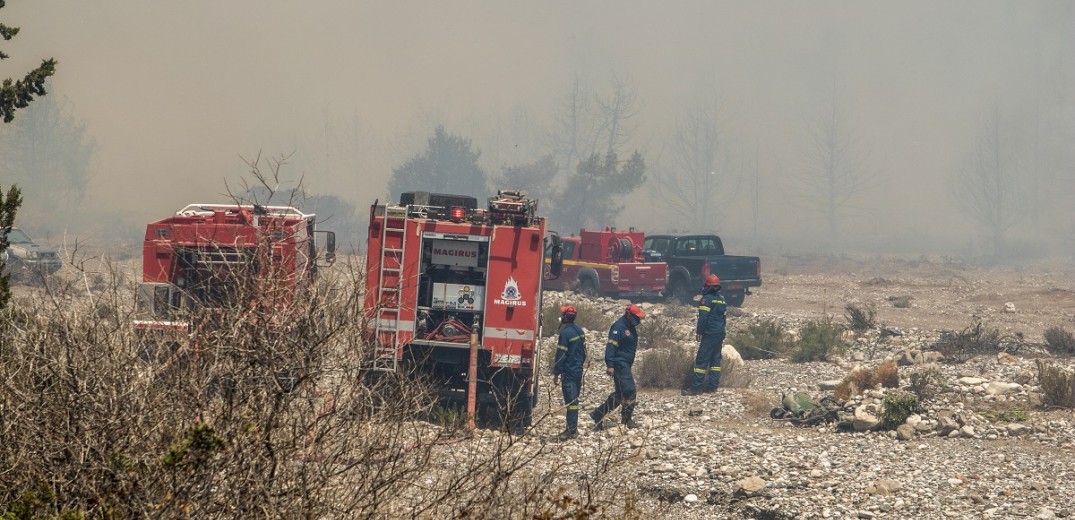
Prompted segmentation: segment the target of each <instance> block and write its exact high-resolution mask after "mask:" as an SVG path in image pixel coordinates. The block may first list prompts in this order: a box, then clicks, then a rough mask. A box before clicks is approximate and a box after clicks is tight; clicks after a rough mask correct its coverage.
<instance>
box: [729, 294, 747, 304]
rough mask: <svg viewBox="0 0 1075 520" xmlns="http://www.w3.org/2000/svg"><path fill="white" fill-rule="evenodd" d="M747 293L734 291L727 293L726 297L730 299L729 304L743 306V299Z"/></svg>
mask: <svg viewBox="0 0 1075 520" xmlns="http://www.w3.org/2000/svg"><path fill="white" fill-rule="evenodd" d="M746 297H747V294H746V292H745V291H732V292H729V293H728V294H727V296H726V297H725V299H726V300H727V301H728V305H731V306H732V307H742V306H743V300H745V299H746Z"/></svg>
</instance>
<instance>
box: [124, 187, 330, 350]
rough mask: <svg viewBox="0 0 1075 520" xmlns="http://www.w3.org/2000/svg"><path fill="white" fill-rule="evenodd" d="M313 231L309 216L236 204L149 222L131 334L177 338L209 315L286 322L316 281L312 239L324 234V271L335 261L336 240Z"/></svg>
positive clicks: (188, 210) (187, 210) (199, 208)
mask: <svg viewBox="0 0 1075 520" xmlns="http://www.w3.org/2000/svg"><path fill="white" fill-rule="evenodd" d="M315 225H316V223H315V216H314V215H313V214H305V213H302V212H301V211H299V210H297V209H295V208H292V207H285V206H260V205H239V204H191V205H189V206H187V207H185V208H183V209H181V210H179V211H178V212H176V214H175V215H173V216H171V217H167V218H164V219H161V220H158V221H156V222H151V223H150V224H149V225H147V226H146V234H145V240H144V242H143V245H142V280H143V281H142V283H140V284H139V285H138V289H137V293H136V299H135V304H136V311H137V317H138V319H136V320H135V321H134V323H133V325H134V328H135V329H136V331H138V332H139V333H141V334H143V336H144V337H145V335H147V334H150V331H157V332H155V333H154V334H158V333H164V332H168V331H171V332H172V333H174V334H176V335H178V336H181V335H183V334H186V333H189V332H193V326H195V325H196V324H195V323H192V322H193V321H196V320H199V319H207V318H209V317H211V316H212V315H213V310H214V309H222V308H224V307H228V306H236V305H238V306H239V307H241V308H246V309H249V310H251V311H255V312H250V313H249V314H250V315H251V316H261V317H265V318H266V319H273V320H278V321H284V320H286V319H288V318H289V317H293V312H291V311H292V310H293V309H295V308H296V307H298V306H299V305H297V304H298V303H299V302H301V300H302V298H303V297H304V296H305V295H306V291H307V289H308V288H309V286H310V284H311V282H312V281H313V280H314V277H315V275H316V273H317V267H318V255H319V254H320V253H319V251H318V248H317V245H316V243H315V239H314V234H315V233H325V234H326V251H325V253H324V258H323V260H324V261H325V263H332V261H333V260H334V258H335V242H336V240H335V234H334V233H333V232H331V231H316V230H315ZM237 298H241V299H243V301H236V299H237ZM257 310H262V311H265V312H256V311H257ZM279 325H280V324H279V323H270V324H269V326H273V327H276V326H279Z"/></svg>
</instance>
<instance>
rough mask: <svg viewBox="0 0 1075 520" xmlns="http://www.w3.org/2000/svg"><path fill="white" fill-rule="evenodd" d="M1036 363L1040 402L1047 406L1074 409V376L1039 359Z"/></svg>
mask: <svg viewBox="0 0 1075 520" xmlns="http://www.w3.org/2000/svg"><path fill="white" fill-rule="evenodd" d="M1036 363H1037V365H1038V384H1039V385H1041V393H1042V402H1043V403H1044V404H1046V405H1048V406H1057V407H1060V408H1075V374H1073V373H1072V372H1071V371H1069V370H1065V369H1064V368H1063V367H1059V366H1056V365H1053V364H1050V363H1046V362H1044V361H1042V360H1040V359H1039V360H1037V361H1036Z"/></svg>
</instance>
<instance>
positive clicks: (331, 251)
mask: <svg viewBox="0 0 1075 520" xmlns="http://www.w3.org/2000/svg"><path fill="white" fill-rule="evenodd" d="M316 233H324V234H325V265H332V264H334V263H336V232H335V231H316Z"/></svg>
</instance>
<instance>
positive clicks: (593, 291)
mask: <svg viewBox="0 0 1075 520" xmlns="http://www.w3.org/2000/svg"><path fill="white" fill-rule="evenodd" d="M579 292H580V293H582V294H584V295H586V296H589V297H591V298H592V297H594V296H597V283H596V282H594V280H593V278H590V277H586V278H582V279H580V280H579Z"/></svg>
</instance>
